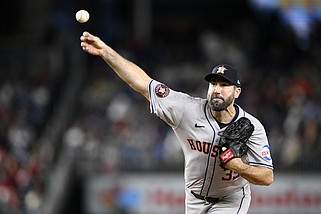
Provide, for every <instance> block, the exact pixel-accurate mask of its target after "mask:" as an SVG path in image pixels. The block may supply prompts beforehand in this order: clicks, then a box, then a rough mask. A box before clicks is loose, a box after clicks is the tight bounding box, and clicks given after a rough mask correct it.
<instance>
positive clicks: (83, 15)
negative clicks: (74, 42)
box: [76, 10, 89, 23]
mask: <svg viewBox="0 0 321 214" xmlns="http://www.w3.org/2000/svg"><path fill="white" fill-rule="evenodd" d="M76 20H77V21H78V22H80V23H85V22H87V21H88V20H89V13H88V11H87V10H79V11H78V12H77V13H76Z"/></svg>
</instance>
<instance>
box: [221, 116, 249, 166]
mask: <svg viewBox="0 0 321 214" xmlns="http://www.w3.org/2000/svg"><path fill="white" fill-rule="evenodd" d="M253 131H254V126H253V124H252V123H251V121H250V120H249V119H248V118H246V117H241V118H240V119H239V120H237V121H235V122H234V123H232V124H230V125H229V126H228V127H227V128H226V129H225V130H224V131H221V132H219V133H218V134H219V135H220V136H221V139H220V141H219V144H218V145H219V156H220V166H221V167H222V168H224V165H225V164H226V163H227V162H229V161H230V160H232V159H233V158H240V157H242V156H243V155H245V154H246V153H247V150H248V146H247V145H246V143H247V141H248V139H249V138H250V136H251V135H252V133H253Z"/></svg>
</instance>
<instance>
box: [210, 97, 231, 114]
mask: <svg viewBox="0 0 321 214" xmlns="http://www.w3.org/2000/svg"><path fill="white" fill-rule="evenodd" d="M214 99H221V100H222V101H223V102H217V101H215V100H214ZM234 99H235V97H234V95H233V94H232V95H231V96H229V97H227V98H226V99H224V98H223V97H221V96H218V95H214V94H212V95H211V96H210V98H209V99H208V103H209V105H210V107H211V109H212V110H213V111H223V110H226V109H227V107H228V106H230V105H231V103H232V102H233V101H234Z"/></svg>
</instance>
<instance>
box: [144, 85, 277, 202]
mask: <svg viewBox="0 0 321 214" xmlns="http://www.w3.org/2000/svg"><path fill="white" fill-rule="evenodd" d="M149 95H150V110H151V112H152V113H155V114H156V115H157V116H158V117H160V118H161V119H162V120H164V121H165V122H166V123H167V124H169V125H170V126H171V127H172V129H173V131H174V132H175V134H176V136H177V138H178V140H179V142H180V144H181V147H182V150H183V153H184V157H185V172H184V176H185V188H186V189H187V190H188V191H194V192H195V193H197V194H199V195H201V196H208V197H215V198H221V197H225V196H228V195H231V194H233V193H235V192H236V191H238V190H240V189H241V188H242V187H244V186H246V185H248V181H247V180H245V179H244V178H242V177H241V176H239V175H238V174H237V173H236V172H234V171H232V170H225V169H222V168H221V167H220V166H219V161H218V142H219V139H220V137H219V135H218V132H220V131H222V130H224V129H225V128H226V126H222V124H219V123H218V122H217V121H216V120H215V118H214V117H213V116H212V114H211V112H210V107H209V105H208V103H207V100H206V99H202V98H195V97H191V96H189V95H188V94H185V93H182V92H177V91H174V90H172V89H170V88H169V87H167V86H166V85H164V84H162V83H160V82H158V81H156V80H152V81H151V82H150V85H149ZM235 106H236V109H237V113H238V115H237V117H236V118H235V120H237V119H238V118H240V117H243V116H244V117H247V118H249V119H250V120H251V122H252V124H253V125H254V127H255V130H254V132H253V134H252V136H251V137H250V139H249V141H250V142H249V143H248V146H249V150H248V153H247V155H246V156H245V157H244V158H243V161H244V162H246V163H248V164H249V165H253V166H265V167H268V168H271V169H273V165H272V159H271V156H270V150H269V143H268V139H267V136H266V132H265V129H264V127H263V125H262V124H261V123H260V122H259V120H257V119H256V118H255V117H254V116H252V115H251V114H249V113H247V112H245V111H244V110H243V109H242V108H241V107H240V106H238V105H235ZM188 198H192V197H188ZM188 198H187V200H188Z"/></svg>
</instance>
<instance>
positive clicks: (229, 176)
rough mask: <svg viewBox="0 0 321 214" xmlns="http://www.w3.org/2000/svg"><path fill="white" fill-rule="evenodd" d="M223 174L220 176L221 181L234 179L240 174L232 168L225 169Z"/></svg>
mask: <svg viewBox="0 0 321 214" xmlns="http://www.w3.org/2000/svg"><path fill="white" fill-rule="evenodd" d="M224 172H225V176H224V177H222V180H223V181H231V180H235V179H236V178H238V177H239V176H240V175H239V174H238V173H237V172H235V171H234V170H230V169H225V170H224Z"/></svg>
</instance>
